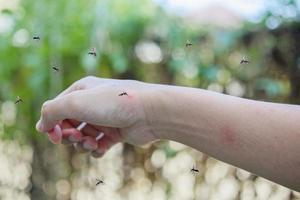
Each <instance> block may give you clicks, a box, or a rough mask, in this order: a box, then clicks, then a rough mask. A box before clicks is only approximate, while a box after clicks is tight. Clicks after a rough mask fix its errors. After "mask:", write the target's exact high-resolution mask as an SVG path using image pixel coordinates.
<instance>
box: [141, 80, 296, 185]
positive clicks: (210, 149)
mask: <svg viewBox="0 0 300 200" xmlns="http://www.w3.org/2000/svg"><path fill="white" fill-rule="evenodd" d="M150 88H151V89H150V90H149V91H148V92H147V93H146V96H147V99H148V101H149V102H151V103H149V104H147V105H145V107H146V108H145V109H146V112H147V114H148V120H149V124H150V126H151V127H153V133H154V134H155V135H156V136H157V138H159V139H169V140H175V141H178V142H180V143H183V144H186V145H189V146H191V147H194V148H195V149H198V150H200V151H202V152H204V153H207V154H208V155H211V156H213V157H215V158H217V159H220V160H222V161H224V162H227V163H230V164H233V165H236V166H238V167H241V168H243V169H246V170H248V171H250V172H253V173H255V174H257V175H260V176H263V177H265V178H268V179H270V180H272V181H275V182H277V183H280V184H283V185H286V186H288V187H291V188H293V189H297V190H300V109H299V106H292V105H283V104H274V103H266V102H259V101H252V100H247V99H242V98H237V97H232V96H228V95H223V94H218V93H214V92H209V91H206V90H201V89H194V88H184V87H175V86H163V85H151V86H150ZM147 110H149V111H147Z"/></svg>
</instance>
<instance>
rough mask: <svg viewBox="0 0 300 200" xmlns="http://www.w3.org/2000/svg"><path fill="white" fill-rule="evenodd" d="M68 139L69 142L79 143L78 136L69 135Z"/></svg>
mask: <svg viewBox="0 0 300 200" xmlns="http://www.w3.org/2000/svg"><path fill="white" fill-rule="evenodd" d="M68 139H69V141H70V142H79V141H80V137H79V136H78V135H75V134H74V135H70V136H69V138H68Z"/></svg>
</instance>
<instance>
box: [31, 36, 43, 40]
mask: <svg viewBox="0 0 300 200" xmlns="http://www.w3.org/2000/svg"><path fill="white" fill-rule="evenodd" d="M32 39H33V40H38V41H39V40H40V39H41V38H40V36H33V38H32Z"/></svg>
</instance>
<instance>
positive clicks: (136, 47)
mask: <svg viewBox="0 0 300 200" xmlns="http://www.w3.org/2000/svg"><path fill="white" fill-rule="evenodd" d="M299 11H300V1H296V0H295V1H293V0H278V1H275V0H270V1H267V0H254V1H246V0H228V1H218V0H214V1H207V0H199V1H197V0H186V1H184V0H176V1H175V0H174V1H172V0H122V1H117V0H89V1H75V0H74V1H67V0H59V1H50V0H39V1H34V0H9V1H8V0H0V109H1V110H0V136H1V139H0V199H9V200H10V199H19V200H27V199H61V200H65V199H85V200H89V199H91V200H94V199H109V200H112V199H113V200H117V199H130V200H131V199H132V200H135V199H137V200H140V199H158V200H160V199H161V200H164V199H172V200H177V199H178V200H179V199H180V200H185V199H272V200H275V199H278V200H282V199H300V194H299V193H296V192H295V191H294V192H293V191H291V190H289V189H288V188H284V187H282V186H279V185H276V184H274V183H271V182H269V181H267V180H265V179H263V178H260V177H257V176H255V175H252V174H250V173H248V172H246V171H244V170H241V169H237V168H235V167H233V166H230V165H227V164H225V163H222V162H220V161H217V160H215V159H213V158H210V157H208V156H206V155H204V154H202V153H201V152H197V151H195V150H193V149H191V148H189V147H187V146H185V145H182V144H178V143H176V142H172V141H160V142H157V143H154V144H151V145H150V144H149V145H146V146H144V147H133V146H130V145H127V144H119V145H117V146H115V147H113V148H112V149H111V150H110V151H109V152H108V153H107V154H106V155H105V156H104V157H103V158H101V159H93V158H91V157H90V156H89V155H83V154H79V153H77V152H75V151H74V150H73V149H72V148H70V147H66V146H63V145H53V144H51V143H50V142H49V141H48V140H47V138H46V136H45V135H42V134H39V133H37V132H36V131H35V123H36V121H37V119H38V117H39V114H40V107H41V105H42V103H43V102H44V101H45V100H47V99H50V98H53V97H55V96H56V95H57V94H58V93H59V92H60V91H62V90H63V89H64V88H66V87H67V86H69V85H70V84H71V83H73V82H74V81H76V80H78V79H80V78H82V77H84V76H87V75H95V76H99V77H108V78H122V79H136V80H141V81H146V82H153V83H165V84H174V85H182V86H191V87H198V88H204V89H209V90H213V91H216V92H222V93H226V94H230V95H234V96H240V97H246V98H251V99H258V100H264V101H273V102H284V103H293V104H299V103H300V22H299V20H300V16H299V14H300V12H299ZM33 36H40V38H41V40H40V41H34V40H33V39H32V37H33ZM187 42H188V43H189V42H191V43H192V45H191V46H186V43H187ZM93 47H95V48H96V52H97V57H93V56H90V55H88V52H89V51H90V50H91V48H93ZM243 58H246V59H247V60H249V61H250V63H249V64H240V61H241V60H242V59H243ZM53 66H57V67H58V68H59V72H56V71H54V70H53V69H52V67H53ZM17 96H20V98H22V100H23V102H21V103H19V104H17V105H16V104H15V101H16V98H17ZM193 165H194V166H195V167H197V169H199V171H200V172H199V174H196V175H193V174H191V173H190V168H192V167H193ZM96 178H100V179H103V180H104V182H105V184H104V185H100V186H97V187H96V186H95V183H96Z"/></svg>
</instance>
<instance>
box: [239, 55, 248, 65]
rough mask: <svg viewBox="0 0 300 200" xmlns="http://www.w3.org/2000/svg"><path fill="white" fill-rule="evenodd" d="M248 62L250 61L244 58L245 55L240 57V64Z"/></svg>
mask: <svg viewBox="0 0 300 200" xmlns="http://www.w3.org/2000/svg"><path fill="white" fill-rule="evenodd" d="M249 63H250V61H249V60H247V59H246V58H245V56H244V57H243V58H242V60H241V62H240V64H249Z"/></svg>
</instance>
